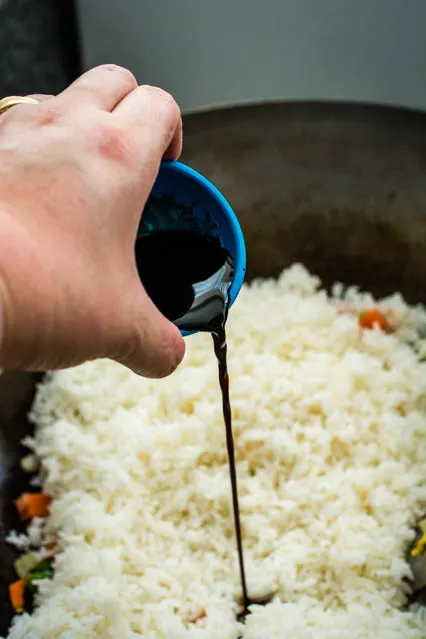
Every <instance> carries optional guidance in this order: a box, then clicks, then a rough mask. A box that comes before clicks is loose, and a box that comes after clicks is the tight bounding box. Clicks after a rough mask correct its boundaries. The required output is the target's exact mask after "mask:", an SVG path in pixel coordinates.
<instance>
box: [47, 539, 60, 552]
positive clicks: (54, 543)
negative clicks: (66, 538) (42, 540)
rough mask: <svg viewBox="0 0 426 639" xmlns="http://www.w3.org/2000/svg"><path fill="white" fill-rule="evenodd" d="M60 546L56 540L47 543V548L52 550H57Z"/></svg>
mask: <svg viewBox="0 0 426 639" xmlns="http://www.w3.org/2000/svg"><path fill="white" fill-rule="evenodd" d="M57 547H58V544H57V543H56V541H51V542H50V544H47V546H46V549H47V550H51V551H52V552H53V551H54V550H56V549H57Z"/></svg>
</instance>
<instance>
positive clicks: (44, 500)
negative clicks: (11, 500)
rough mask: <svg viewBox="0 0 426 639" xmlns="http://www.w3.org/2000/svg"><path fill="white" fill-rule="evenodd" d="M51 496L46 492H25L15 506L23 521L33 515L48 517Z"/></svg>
mask: <svg viewBox="0 0 426 639" xmlns="http://www.w3.org/2000/svg"><path fill="white" fill-rule="evenodd" d="M50 501H51V500H50V497H49V495H46V494H45V493H23V494H22V495H21V496H20V497H19V499H16V501H15V506H16V509H17V511H18V513H19V517H20V518H21V520H22V521H26V520H28V519H32V518H33V517H47V516H48V514H49V505H50Z"/></svg>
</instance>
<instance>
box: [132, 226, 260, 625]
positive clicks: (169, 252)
mask: <svg viewBox="0 0 426 639" xmlns="http://www.w3.org/2000/svg"><path fill="white" fill-rule="evenodd" d="M135 253H136V263H137V268H138V272H139V276H140V278H141V281H142V283H143V284H144V287H145V290H146V291H147V293H148V295H149V296H150V298H151V299H152V301H153V302H154V303H155V304H156V306H157V308H158V309H159V310H160V311H161V312H162V313H163V315H165V316H166V317H167V318H168V319H169V320H171V321H173V322H174V323H175V324H176V325H177V326H178V327H179V328H181V329H184V330H187V331H192V330H196V331H203V332H209V333H211V335H212V337H213V346H214V352H215V355H216V358H217V362H218V369H219V384H220V389H221V392H222V407H223V418H224V423H225V433H226V445H227V450H228V463H229V474H230V480H231V490H232V505H233V513H234V524H235V537H236V542H237V551H238V561H239V568H240V577H241V588H242V611H241V613H240V614H239V615H238V619H239V620H240V621H241V620H243V619H244V618H245V616H246V615H247V613H248V606H249V605H250V604H251V603H265V602H264V601H260V600H259V601H257V602H255V601H254V600H250V599H249V596H248V592H247V582H246V575H245V567H244V552H243V542H242V531H241V522H240V508H239V500H238V483H237V473H236V468H235V452H234V437H233V432H232V415H231V403H230V397H229V377H228V367H227V343H226V332H225V324H226V320H227V316H228V307H229V289H230V286H231V283H232V280H233V264H232V258H231V256H230V255H229V253H228V252H227V251H226V250H225V249H224V248H223V247H222V245H221V243H220V241H219V240H218V239H215V238H212V237H206V236H205V235H202V234H201V233H198V232H196V231H154V232H152V233H150V234H148V235H146V236H142V237H139V238H138V239H137V241H136V248H135Z"/></svg>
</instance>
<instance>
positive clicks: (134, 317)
mask: <svg viewBox="0 0 426 639" xmlns="http://www.w3.org/2000/svg"><path fill="white" fill-rule="evenodd" d="M138 289H139V290H138V292H137V295H136V299H135V301H134V303H133V312H132V313H131V316H130V321H129V323H128V334H127V336H126V338H125V339H126V342H127V349H126V350H125V351H124V352H125V354H124V356H122V357H120V358H117V361H119V362H120V363H121V364H124V365H125V366H127V367H128V368H130V369H132V370H133V371H134V372H135V373H137V374H138V375H142V376H143V377H151V378H161V377H167V376H168V375H170V374H171V373H173V371H174V370H175V369H176V368H177V367H178V366H179V364H180V363H181V361H182V359H183V357H184V355H185V341H184V339H183V337H182V335H181V333H180V331H179V329H178V328H176V326H175V325H174V324H172V322H170V321H169V320H168V319H167V318H166V317H164V315H162V313H160V311H159V310H158V308H157V307H156V306H155V305H154V304H153V302H152V301H151V299H150V298H149V296H148V294H147V293H146V291H145V289H144V288H143V287H142V286H141V283H140V281H139V282H138Z"/></svg>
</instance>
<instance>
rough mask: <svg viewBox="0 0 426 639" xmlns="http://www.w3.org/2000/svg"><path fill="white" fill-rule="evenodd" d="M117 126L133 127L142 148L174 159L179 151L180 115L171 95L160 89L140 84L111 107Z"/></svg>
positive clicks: (180, 145) (180, 138)
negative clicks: (116, 104)
mask: <svg viewBox="0 0 426 639" xmlns="http://www.w3.org/2000/svg"><path fill="white" fill-rule="evenodd" d="M113 115H114V116H115V117H116V119H118V121H119V124H120V126H122V127H123V128H127V129H129V130H132V131H134V134H135V136H137V138H138V140H139V141H140V145H141V149H144V150H145V151H155V152H157V153H158V152H160V153H161V157H165V158H167V159H171V160H175V159H177V158H178V157H179V155H180V153H181V151H182V118H181V113H180V109H179V107H178V105H177V103H176V102H175V100H174V99H173V98H172V96H171V95H170V94H168V93H166V92H165V91H163V90H161V89H157V88H156V87H151V86H148V85H142V86H140V87H138V88H137V89H135V90H134V91H132V92H131V93H129V94H128V95H127V96H126V97H125V98H124V99H123V100H122V101H121V102H120V103H119V104H118V106H117V107H116V108H115V109H114V111H113Z"/></svg>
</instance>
